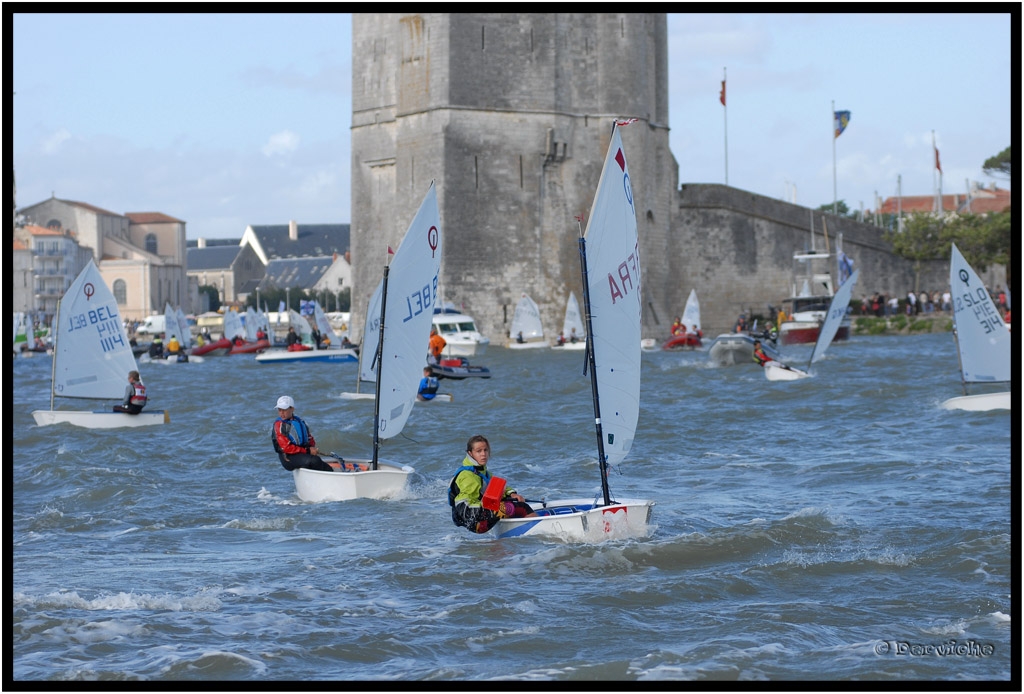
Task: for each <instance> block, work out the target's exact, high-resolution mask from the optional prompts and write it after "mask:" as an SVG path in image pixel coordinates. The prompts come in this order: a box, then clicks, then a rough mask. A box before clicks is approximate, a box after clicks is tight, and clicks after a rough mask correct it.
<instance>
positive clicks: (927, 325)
mask: <svg viewBox="0 0 1024 694" xmlns="http://www.w3.org/2000/svg"><path fill="white" fill-rule="evenodd" d="M931 331H932V321H930V320H921V319H918V320H915V321H913V322H911V324H910V332H912V333H930V332H931Z"/></svg>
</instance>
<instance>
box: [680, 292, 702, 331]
mask: <svg viewBox="0 0 1024 694" xmlns="http://www.w3.org/2000/svg"><path fill="white" fill-rule="evenodd" d="M681 320H682V321H683V324H684V325H685V326H686V329H687V330H689V331H690V332H694V333H695V332H697V331H699V330H700V329H701V327H700V302H699V301H697V290H696V289H691V290H690V296H689V297H687V299H686V308H684V309H683V317H682V319H681Z"/></svg>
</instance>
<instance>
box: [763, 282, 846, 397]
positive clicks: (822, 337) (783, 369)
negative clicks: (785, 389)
mask: <svg viewBox="0 0 1024 694" xmlns="http://www.w3.org/2000/svg"><path fill="white" fill-rule="evenodd" d="M859 276H860V270H854V271H853V274H852V275H850V277H849V279H847V280H846V281H845V282H843V284H842V286H841V287H839V291H837V292H836V293H835V295H834V296H833V297H832V301H831V302H830V303H829V306H828V313H827V314H826V315H825V322H824V323H823V324H822V326H821V330H819V331H818V339H817V340H815V342H814V349H813V350H812V351H811V359H810V361H808V362H807V368H808V369H810V368H811V364H813V363H814V362H816V361H818V360H819V359H821V358H822V357H824V356H825V350H827V349H828V346H829V345H830V344H832V340H833V338H835V336H836V331H838V330H839V326H840V325H841V324H842V322H843V321H844V320H846V309H847V307H848V306H849V305H850V297H851V296H852V295H853V287H854V285H856V284H857V279H858V277H859ZM810 375H811V374H810V373H809V372H808V371H802V370H800V369H797V368H794V367H792V366H787V365H786V364H784V363H782V362H780V361H774V360H772V361H769V362H766V363H765V365H764V376H765V378H767V379H768V380H769V381H795V380H797V379H801V378H807V377H808V376H810Z"/></svg>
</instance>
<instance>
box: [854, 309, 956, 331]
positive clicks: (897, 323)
mask: <svg viewBox="0 0 1024 694" xmlns="http://www.w3.org/2000/svg"><path fill="white" fill-rule="evenodd" d="M850 328H851V334H853V335H911V334H918V333H949V332H953V314H952V313H947V312H942V311H936V312H935V313H922V314H918V315H915V316H907V315H902V314H901V315H897V316H856V315H855V316H851V326H850Z"/></svg>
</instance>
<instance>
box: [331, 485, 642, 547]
mask: <svg viewBox="0 0 1024 694" xmlns="http://www.w3.org/2000/svg"><path fill="white" fill-rule="evenodd" d="M324 474H327V473H324ZM654 503H655V502H653V501H649V500H644V499H620V500H618V501H616V502H613V503H612V504H611V505H610V506H596V505H595V504H594V499H593V498H589V499H558V500H555V501H548V502H545V503H543V504H541V505H540V506H539V507H538V506H537V505H536V504H535V503H533V502H531V504H530V505H531V506H533V507H534V510H535V511H537V512H538V513H543V514H545V515H541V516H538V517H536V518H504V519H502V520H500V521H498V523H497V524H496V525H495V526H494V527H492V528H491V530H490V531H489V532H490V533H491V534H492V535H494V536H496V537H499V538H505V537H541V538H545V539H550V540H561V541H564V542H600V541H602V540H622V539H630V538H641V537H647V536H648V535H649V534H650V532H651V530H652V526H651V524H650V521H651V513H652V512H653V509H654Z"/></svg>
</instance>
